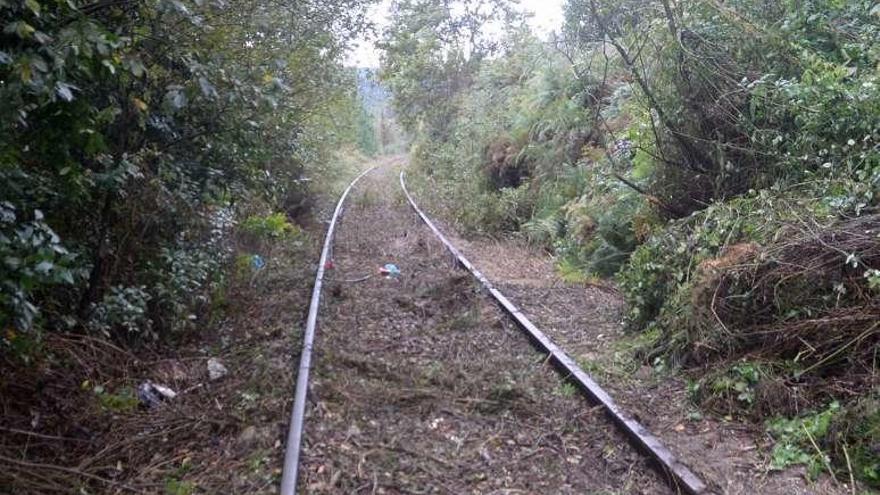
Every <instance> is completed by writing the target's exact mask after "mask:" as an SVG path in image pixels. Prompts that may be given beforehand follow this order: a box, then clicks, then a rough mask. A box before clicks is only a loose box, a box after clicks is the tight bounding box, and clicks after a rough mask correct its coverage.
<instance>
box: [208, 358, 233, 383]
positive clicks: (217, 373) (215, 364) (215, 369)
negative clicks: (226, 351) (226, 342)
mask: <svg viewBox="0 0 880 495" xmlns="http://www.w3.org/2000/svg"><path fill="white" fill-rule="evenodd" d="M228 374H229V370H228V369H226V366H223V363H221V362H220V360H219V359H217V358H211V359H209V360H208V378H210V379H211V381H217V380H219V379H221V378H223V377H224V376H226V375H228Z"/></svg>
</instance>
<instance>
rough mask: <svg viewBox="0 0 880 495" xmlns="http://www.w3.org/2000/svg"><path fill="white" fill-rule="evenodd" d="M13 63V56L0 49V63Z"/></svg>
mask: <svg viewBox="0 0 880 495" xmlns="http://www.w3.org/2000/svg"><path fill="white" fill-rule="evenodd" d="M10 63H12V57H10V56H9V54H8V53H6V52H4V51H2V50H0V64H3V65H6V64H10Z"/></svg>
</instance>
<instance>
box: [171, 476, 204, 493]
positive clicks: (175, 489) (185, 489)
mask: <svg viewBox="0 0 880 495" xmlns="http://www.w3.org/2000/svg"><path fill="white" fill-rule="evenodd" d="M197 488H198V486H197V485H196V484H195V483H193V482H192V481H184V480H178V479H175V478H170V479H168V480H166V481H165V495H192V494H193V493H196V489H197Z"/></svg>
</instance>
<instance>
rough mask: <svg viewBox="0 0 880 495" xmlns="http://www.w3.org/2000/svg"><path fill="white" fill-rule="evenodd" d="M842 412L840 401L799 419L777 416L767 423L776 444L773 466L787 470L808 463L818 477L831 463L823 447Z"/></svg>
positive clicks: (772, 467)
mask: <svg viewBox="0 0 880 495" xmlns="http://www.w3.org/2000/svg"><path fill="white" fill-rule="evenodd" d="M839 413H840V404H839V403H837V402H832V403H831V404H829V405H828V408H827V409H825V410H824V411H820V412H817V413H815V414H811V415H804V416H801V417H797V418H791V419H789V418H775V419H772V420H770V421H768V423H767V431H768V432H769V433H770V435H771V436H773V439H774V440H775V441H776V444H775V445H774V446H773V452H772V453H771V455H770V468H771V469H784V468H786V467H788V466H791V465H794V464H804V465H806V467H807V472H808V473H809V474H810V476H811V477H813V478H815V477H816V476H817V475H818V474H819V473H820V472H821V471H823V470H824V469H826V466H828V465H830V460H829V457H828V454H827V453H826V452H823V451H821V450H819V449H820V447H819V441H821V440H823V439H824V438H825V436H826V435H828V433H829V431H830V426H831V422H832V421H833V419H834V417H835V416H836V415H837V414H839Z"/></svg>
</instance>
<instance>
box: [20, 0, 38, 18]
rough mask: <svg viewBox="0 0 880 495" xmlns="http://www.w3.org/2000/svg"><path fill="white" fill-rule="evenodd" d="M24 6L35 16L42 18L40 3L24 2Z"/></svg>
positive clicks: (32, 0)
mask: <svg viewBox="0 0 880 495" xmlns="http://www.w3.org/2000/svg"><path fill="white" fill-rule="evenodd" d="M24 5H25V6H26V7H27V8H28V9H30V11H31V12H33V13H34V15H35V16H37V17H40V2H38V1H37V0H24Z"/></svg>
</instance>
